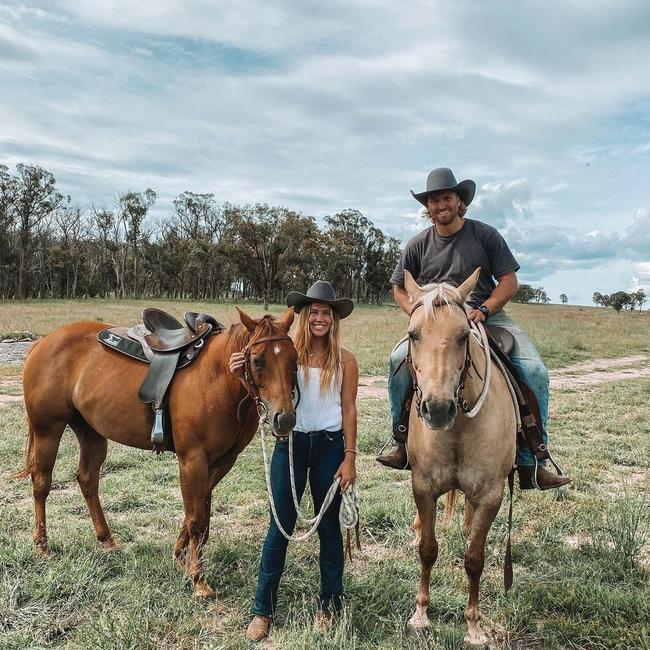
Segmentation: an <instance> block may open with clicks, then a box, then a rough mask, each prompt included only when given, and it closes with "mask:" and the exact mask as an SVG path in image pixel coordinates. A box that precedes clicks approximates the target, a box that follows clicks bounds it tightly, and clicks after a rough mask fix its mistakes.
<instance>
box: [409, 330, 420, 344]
mask: <svg viewBox="0 0 650 650" xmlns="http://www.w3.org/2000/svg"><path fill="white" fill-rule="evenodd" d="M408 337H409V338H410V339H411V341H419V340H420V332H418V331H417V330H413V331H412V332H408Z"/></svg>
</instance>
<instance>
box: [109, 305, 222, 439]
mask: <svg viewBox="0 0 650 650" xmlns="http://www.w3.org/2000/svg"><path fill="white" fill-rule="evenodd" d="M184 319H185V325H184V324H183V323H181V322H180V321H178V320H176V318H174V316H172V315H171V314H168V313H167V312H165V311H163V310H162V309H157V308H155V307H148V308H146V309H144V310H143V312H142V323H141V324H138V325H135V326H134V327H131V328H126V327H108V328H106V329H103V330H102V331H101V332H99V334H97V340H98V341H99V342H100V343H102V344H104V345H105V346H107V347H109V348H111V349H112V350H116V351H117V352H121V353H122V354H126V355H127V356H129V357H131V358H133V359H137V360H138V361H142V362H143V363H148V364H149V370H148V371H147V374H146V375H145V378H144V381H143V382H142V385H141V386H140V390H139V391H138V397H139V398H140V401H142V402H144V403H145V404H151V407H152V409H153V412H154V423H153V428H152V430H151V442H152V444H153V445H154V449H156V451H164V450H166V449H167V450H171V451H173V439H172V437H171V429H170V423H169V420H170V418H169V416H168V414H166V410H167V409H166V406H167V403H166V397H167V392H168V389H169V386H170V384H171V382H172V379H173V378H174V375H175V374H176V371H177V370H180V369H182V368H185V367H187V366H188V365H190V363H192V361H194V360H195V359H196V357H197V356H198V354H199V352H200V351H201V350H202V349H203V346H204V344H205V341H206V340H207V339H208V338H209V337H210V336H213V335H215V334H218V333H219V332H221V330H223V329H224V326H223V325H222V324H221V323H220V322H219V321H218V320H217V319H216V318H214V317H213V316H210V315H209V314H202V313H199V312H186V313H185V315H184Z"/></svg>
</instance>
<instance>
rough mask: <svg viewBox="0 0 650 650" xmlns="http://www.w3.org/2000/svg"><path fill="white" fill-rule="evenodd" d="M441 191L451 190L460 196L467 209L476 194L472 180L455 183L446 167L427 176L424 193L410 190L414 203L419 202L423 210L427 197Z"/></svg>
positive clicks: (451, 173) (453, 177) (454, 178)
mask: <svg viewBox="0 0 650 650" xmlns="http://www.w3.org/2000/svg"><path fill="white" fill-rule="evenodd" d="M441 190H452V191H454V192H456V194H458V196H460V198H461V200H462V202H463V203H464V204H465V206H466V207H467V206H468V205H469V204H470V203H471V202H472V200H473V199H474V194H475V193H476V183H475V182H474V181H472V180H469V179H468V180H466V181H461V182H460V183H457V182H456V177H455V176H454V172H452V171H451V169H449V168H448V167H438V168H436V169H434V170H433V171H432V172H431V173H430V174H429V176H427V189H426V190H424V192H418V193H417V194H416V193H415V192H414V191H413V190H411V194H412V195H413V198H414V199H415V200H416V201H419V202H420V203H421V204H422V205H423V206H424V207H425V208H427V207H429V206H428V205H427V197H428V196H429V194H431V193H433V192H440V191H441Z"/></svg>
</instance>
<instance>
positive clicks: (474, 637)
mask: <svg viewBox="0 0 650 650" xmlns="http://www.w3.org/2000/svg"><path fill="white" fill-rule="evenodd" d="M463 641H464V643H465V645H469V646H472V647H473V648H487V647H489V644H490V642H489V640H488V638H487V637H486V636H485V634H483V632H480V631H479V632H473V633H472V632H468V633H467V634H466V635H465V638H464V639H463Z"/></svg>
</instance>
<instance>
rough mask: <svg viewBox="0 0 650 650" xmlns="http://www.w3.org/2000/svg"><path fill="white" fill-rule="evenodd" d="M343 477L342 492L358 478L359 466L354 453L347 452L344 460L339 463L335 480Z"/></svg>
mask: <svg viewBox="0 0 650 650" xmlns="http://www.w3.org/2000/svg"><path fill="white" fill-rule="evenodd" d="M339 476H340V477H341V485H340V487H341V492H345V491H346V490H347V489H348V488H349V487H350V486H351V485H352V484H353V483H354V481H355V479H356V478H357V466H356V459H355V456H354V454H345V458H344V459H343V462H342V463H341V464H340V465H339V468H338V470H337V471H336V474H334V480H336V479H337V478H338V477H339Z"/></svg>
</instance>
